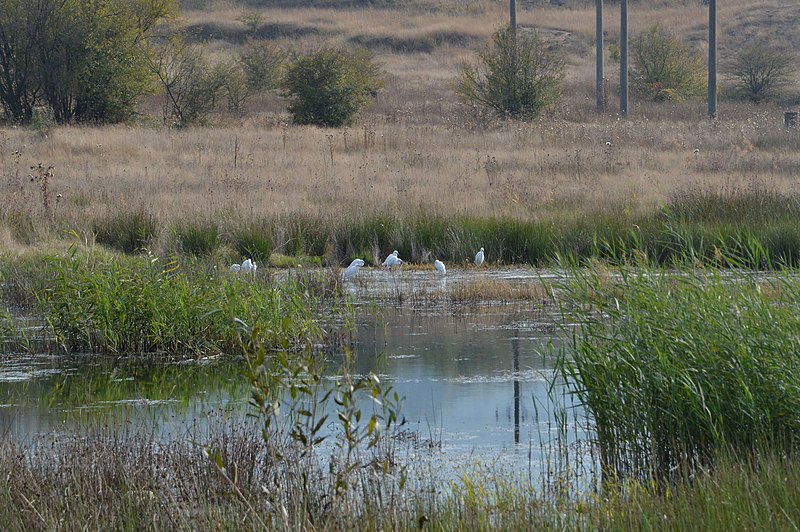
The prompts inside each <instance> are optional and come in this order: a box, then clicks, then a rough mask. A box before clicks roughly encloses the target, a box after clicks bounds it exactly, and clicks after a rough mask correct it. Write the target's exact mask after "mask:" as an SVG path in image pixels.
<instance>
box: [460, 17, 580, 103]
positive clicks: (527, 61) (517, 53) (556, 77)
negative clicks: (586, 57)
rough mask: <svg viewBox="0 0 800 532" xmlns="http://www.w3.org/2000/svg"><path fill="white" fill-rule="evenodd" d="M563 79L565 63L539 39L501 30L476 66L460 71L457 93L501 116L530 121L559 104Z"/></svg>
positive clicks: (465, 67)
mask: <svg viewBox="0 0 800 532" xmlns="http://www.w3.org/2000/svg"><path fill="white" fill-rule="evenodd" d="M563 79H564V63H563V62H562V61H561V60H560V59H558V58H557V57H555V56H554V55H553V54H552V53H551V52H550V50H549V48H548V46H547V43H545V42H544V41H543V40H542V39H541V37H539V36H538V35H537V34H535V33H526V34H521V33H520V34H516V35H515V34H514V32H512V31H510V30H501V31H498V32H497V33H495V34H494V37H493V38H492V44H491V45H490V46H486V47H485V48H484V49H483V50H482V51H481V52H480V54H479V62H478V66H472V65H468V64H465V65H463V66H462V67H461V71H460V72H459V76H458V82H457V86H456V93H457V94H458V96H459V97H460V98H461V99H462V100H463V101H465V102H468V103H472V104H477V105H481V106H484V107H488V108H490V109H493V110H494V111H496V112H497V113H499V114H501V115H506V116H511V117H513V118H522V119H532V118H536V117H537V116H539V115H540V114H541V113H542V112H543V111H545V110H546V109H547V108H549V107H551V106H552V105H554V104H555V103H556V102H558V100H559V98H560V97H561V82H562V80H563Z"/></svg>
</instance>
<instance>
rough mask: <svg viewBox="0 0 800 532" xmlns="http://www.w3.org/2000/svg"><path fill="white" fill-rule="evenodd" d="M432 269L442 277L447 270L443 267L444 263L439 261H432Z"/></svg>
mask: <svg viewBox="0 0 800 532" xmlns="http://www.w3.org/2000/svg"><path fill="white" fill-rule="evenodd" d="M433 267H434V268H436V271H437V272H439V273H441V274H442V275H445V274H446V273H447V268H445V267H444V262H442V261H440V260H439V259H436V260H435V261H433Z"/></svg>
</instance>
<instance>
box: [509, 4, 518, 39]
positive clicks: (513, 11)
mask: <svg viewBox="0 0 800 532" xmlns="http://www.w3.org/2000/svg"><path fill="white" fill-rule="evenodd" d="M508 11H509V13H510V14H511V22H510V24H509V27H510V28H511V32H512V33H513V34H515V35H516V33H517V0H509V5H508Z"/></svg>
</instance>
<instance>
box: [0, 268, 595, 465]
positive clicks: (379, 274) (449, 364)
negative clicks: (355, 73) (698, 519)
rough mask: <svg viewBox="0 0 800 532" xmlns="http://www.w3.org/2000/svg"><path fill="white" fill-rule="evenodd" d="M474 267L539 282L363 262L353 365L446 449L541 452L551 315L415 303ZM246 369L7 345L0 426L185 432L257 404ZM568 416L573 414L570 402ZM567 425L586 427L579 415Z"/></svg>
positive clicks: (518, 454)
mask: <svg viewBox="0 0 800 532" xmlns="http://www.w3.org/2000/svg"><path fill="white" fill-rule="evenodd" d="M476 276H483V277H485V278H487V279H504V280H506V281H507V282H512V283H533V282H536V281H537V278H538V277H539V276H540V274H538V273H536V272H533V271H531V270H504V271H488V270H487V271H485V272H478V271H470V270H466V271H460V272H459V271H455V272H451V273H449V274H448V276H447V278H446V280H444V279H442V278H441V277H437V276H436V275H434V274H433V273H432V272H431V271H413V272H405V271H404V272H399V273H389V272H385V271H367V270H365V271H363V272H362V273H361V274H359V276H358V278H357V279H356V280H355V282H353V283H350V284H349V285H348V286H349V290H351V291H352V293H353V295H354V298H355V301H356V308H357V316H358V319H357V321H358V331H357V344H356V345H355V346H354V350H353V351H354V354H355V356H356V365H355V369H354V371H355V372H356V373H359V374H367V373H369V372H374V373H376V374H377V375H379V376H380V377H381V379H382V380H383V381H386V382H389V383H391V385H392V386H393V387H394V389H395V390H396V391H397V392H398V394H399V395H400V396H401V397H403V398H404V401H403V405H402V414H403V415H404V416H405V418H406V420H407V421H408V427H407V428H408V429H410V430H412V431H417V432H418V433H419V436H420V438H421V439H423V440H424V441H426V442H428V443H429V444H432V446H433V448H434V449H436V453H438V455H439V456H440V457H444V458H447V459H451V460H453V461H455V462H459V461H463V459H464V458H465V457H477V458H480V459H482V460H500V461H506V462H509V463H512V464H516V465H522V464H528V463H529V462H530V461H533V462H537V463H538V457H537V456H538V455H537V453H538V452H539V449H540V448H541V447H542V446H545V447H546V446H548V444H549V442H550V440H551V439H552V438H554V437H555V435H554V434H555V430H556V425H557V423H556V418H555V413H556V412H557V411H558V409H559V408H560V406H558V405H554V404H553V402H552V401H551V395H552V391H551V390H552V388H551V385H550V383H551V381H552V360H549V359H548V358H547V356H546V353H547V352H548V343H549V342H551V341H553V334H554V332H553V331H554V327H553V319H552V317H550V316H549V315H548V314H547V313H546V312H544V311H543V310H542V309H541V307H540V305H538V304H537V303H534V302H524V303H514V304H495V305H488V304H482V305H470V306H463V305H452V304H444V305H442V304H434V303H430V302H429V303H427V304H419V303H418V304H415V305H410V304H408V301H409V300H413V299H414V297H415V296H414V294H420V293H430V292H431V291H436V290H442V291H447V290H449V289H451V288H452V287H454V286H457V285H458V283H464V282H474V280H475V279H476ZM400 300H404V301H406V304H404V305H400V304H399V303H398V301H400ZM412 306H417V307H421V308H412ZM334 366H335V364H334ZM241 370H242V368H241V367H240V365H237V364H236V363H230V362H221V361H202V362H199V363H198V362H194V361H192V362H182V363H168V364H165V363H144V362H130V361H126V360H124V359H113V358H97V357H91V356H70V357H55V356H47V355H40V356H18V355H7V356H6V357H5V358H3V359H2V360H0V430H2V431H3V432H4V433H5V434H8V435H11V436H13V437H15V438H20V439H25V438H31V437H35V436H37V435H41V434H44V433H52V432H58V431H76V430H83V428H84V427H85V426H87V425H90V424H91V423H94V422H97V423H100V424H104V425H108V424H118V425H119V426H125V427H126V428H128V429H130V428H131V427H133V428H134V430H145V431H148V432H152V433H155V434H158V435H160V436H161V437H180V436H181V435H185V434H187V433H188V431H189V428H188V427H190V426H192V425H194V424H197V423H200V424H202V423H203V422H204V420H207V419H210V418H211V417H215V418H217V417H219V416H239V417H243V416H245V415H246V414H248V413H252V411H253V410H252V407H251V406H249V404H248V387H247V385H246V383H245V382H244V378H243V377H242V374H241ZM555 390H556V395H558V390H559V388H558V386H556V387H555ZM549 391H550V393H549ZM567 419H568V421H569V422H570V423H571V422H572V421H573V420H574V414H573V413H572V411H570V413H568V416H567ZM568 432H569V435H570V436H571V437H572V438H574V437H579V436H580V435H581V434H582V433H581V431H580V430H577V429H575V428H574V426H572V427H570V428H569V430H568Z"/></svg>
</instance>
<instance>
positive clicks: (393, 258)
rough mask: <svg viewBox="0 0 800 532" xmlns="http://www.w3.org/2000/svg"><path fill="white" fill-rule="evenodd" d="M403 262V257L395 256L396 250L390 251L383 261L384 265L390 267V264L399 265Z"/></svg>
mask: <svg viewBox="0 0 800 532" xmlns="http://www.w3.org/2000/svg"><path fill="white" fill-rule="evenodd" d="M401 264H403V259H401V258H400V257H398V256H397V250H394V251H392V254H391V255H389V256H388V257H386V258H385V259H384V261H383V265H384V266H388V267H389V268H391V267H392V266H400V265H401Z"/></svg>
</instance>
